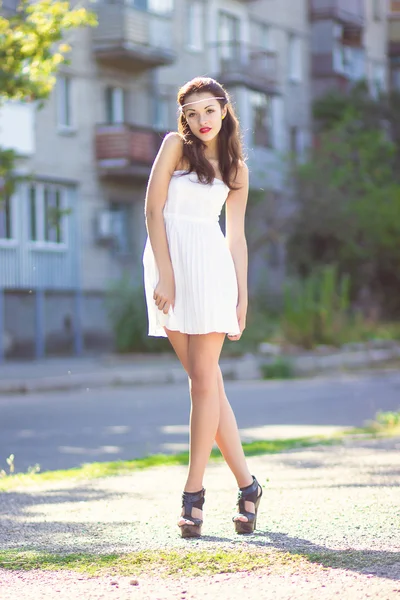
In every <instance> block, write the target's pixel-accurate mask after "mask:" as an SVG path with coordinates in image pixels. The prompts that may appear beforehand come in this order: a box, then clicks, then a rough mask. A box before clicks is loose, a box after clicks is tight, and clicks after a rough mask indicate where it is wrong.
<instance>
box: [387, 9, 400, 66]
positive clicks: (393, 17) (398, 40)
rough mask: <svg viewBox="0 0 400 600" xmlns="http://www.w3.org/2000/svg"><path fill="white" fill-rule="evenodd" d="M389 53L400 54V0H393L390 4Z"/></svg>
mask: <svg viewBox="0 0 400 600" xmlns="http://www.w3.org/2000/svg"><path fill="white" fill-rule="evenodd" d="M389 55H390V57H399V56H400V0H391V2H390V5H389Z"/></svg>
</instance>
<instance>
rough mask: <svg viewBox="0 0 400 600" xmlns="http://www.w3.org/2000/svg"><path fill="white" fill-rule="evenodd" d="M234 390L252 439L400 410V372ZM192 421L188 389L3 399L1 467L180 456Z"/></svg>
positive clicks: (241, 385) (244, 385)
mask: <svg viewBox="0 0 400 600" xmlns="http://www.w3.org/2000/svg"><path fill="white" fill-rule="evenodd" d="M226 389H227V393H228V396H229V398H230V401H231V403H232V406H233V408H234V410H235V413H236V416H237V420H238V424H239V427H240V428H241V431H242V434H243V437H244V439H249V440H250V439H256V438H259V439H267V438H270V439H271V438H274V437H279V436H281V435H285V436H288V435H289V436H290V437H297V436H300V435H306V434H307V433H312V432H314V431H320V427H321V426H325V427H339V428H343V427H347V426H360V425H362V424H363V423H364V422H365V421H366V420H367V419H371V418H373V417H374V416H375V414H376V412H377V411H378V410H398V409H399V408H400V373H399V372H388V373H370V374H363V375H347V376H346V375H334V376H331V377H329V378H317V379H309V380H293V381H272V382H228V383H227V384H226ZM188 419H189V399H188V391H187V387H186V385H169V386H149V387H135V388H108V389H96V390H93V391H92V390H90V389H89V390H86V391H73V392H64V393H47V394H28V395H26V396H1V397H0V468H6V466H7V465H6V458H7V457H8V456H9V455H10V454H11V453H13V454H14V455H15V465H16V471H26V469H27V468H28V467H29V466H30V465H34V464H36V463H38V464H39V465H40V467H41V470H42V471H43V470H48V469H60V468H69V467H74V466H78V465H80V464H81V463H83V462H92V461H106V460H117V459H128V458H135V457H140V456H145V455H146V454H153V453H157V452H176V451H179V450H182V449H185V448H186V447H187V441H188V426H187V424H188ZM283 426H284V427H283ZM316 426H318V427H316Z"/></svg>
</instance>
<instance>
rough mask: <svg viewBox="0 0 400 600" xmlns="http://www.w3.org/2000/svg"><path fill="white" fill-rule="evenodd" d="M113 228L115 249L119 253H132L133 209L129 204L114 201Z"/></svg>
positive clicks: (112, 205)
mask: <svg viewBox="0 0 400 600" xmlns="http://www.w3.org/2000/svg"><path fill="white" fill-rule="evenodd" d="M110 210H111V214H112V230H113V239H114V250H115V252H116V253H117V254H130V253H131V250H132V232H131V229H132V227H131V226H132V210H131V206H130V205H129V204H125V203H123V202H112V203H111V206H110Z"/></svg>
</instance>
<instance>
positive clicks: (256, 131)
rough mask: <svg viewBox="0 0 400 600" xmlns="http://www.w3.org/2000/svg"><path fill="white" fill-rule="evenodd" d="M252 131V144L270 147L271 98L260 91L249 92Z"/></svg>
mask: <svg viewBox="0 0 400 600" xmlns="http://www.w3.org/2000/svg"><path fill="white" fill-rule="evenodd" d="M250 101H251V111H252V132H253V144H254V146H261V147H264V148H272V146H273V142H272V139H273V134H272V111H271V98H270V97H269V96H267V95H266V94H263V93H261V92H251V96H250Z"/></svg>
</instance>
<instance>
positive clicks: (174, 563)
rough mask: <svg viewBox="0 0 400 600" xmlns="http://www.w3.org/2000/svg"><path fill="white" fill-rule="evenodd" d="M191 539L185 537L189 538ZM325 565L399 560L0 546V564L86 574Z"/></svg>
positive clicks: (369, 554)
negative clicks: (69, 551) (59, 550)
mask: <svg viewBox="0 0 400 600" xmlns="http://www.w3.org/2000/svg"><path fill="white" fill-rule="evenodd" d="M189 543H190V542H189ZM312 564H316V565H320V566H323V567H325V568H333V569H350V570H361V571H364V570H367V571H368V569H370V568H371V567H374V568H379V567H382V566H384V567H388V566H392V565H396V564H398V556H397V554H396V553H395V552H373V551H363V550H336V551H333V550H327V551H326V552H307V551H301V550H298V549H293V550H290V549H289V550H287V551H281V550H278V549H276V548H265V549H262V550H261V549H254V550H253V549H251V548H247V547H246V548H229V550H224V549H207V550H186V549H182V550H144V551H139V552H129V553H127V554H89V553H77V554H53V553H48V552H38V551H29V550H18V549H10V550H0V568H2V569H7V570H8V571H32V570H38V569H40V570H43V571H62V570H68V571H74V572H76V573H80V574H83V575H87V576H89V577H100V576H105V575H111V576H118V575H120V576H128V577H129V576H135V577H139V576H142V575H150V576H151V575H157V576H160V575H161V576H164V577H171V576H172V577H174V576H175V577H182V576H186V577H198V576H204V575H217V574H219V573H237V572H240V571H242V572H243V571H246V572H249V571H256V570H258V569H266V568H268V569H271V568H272V569H273V570H274V572H275V573H276V572H278V571H282V569H287V568H289V569H290V568H291V569H293V568H294V569H295V570H296V572H298V571H299V570H300V569H301V570H303V571H304V570H306V569H307V568H310V566H311V565H312Z"/></svg>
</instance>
